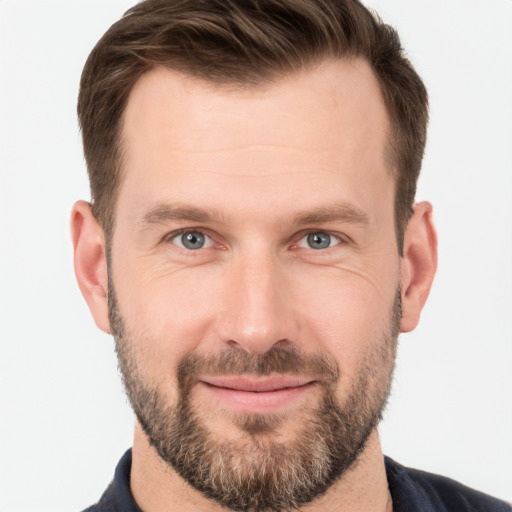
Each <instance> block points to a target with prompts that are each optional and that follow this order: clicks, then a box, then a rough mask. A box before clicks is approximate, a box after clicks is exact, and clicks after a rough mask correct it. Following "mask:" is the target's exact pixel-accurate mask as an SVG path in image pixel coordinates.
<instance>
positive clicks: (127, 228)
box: [72, 60, 437, 512]
mask: <svg viewBox="0 0 512 512" xmlns="http://www.w3.org/2000/svg"><path fill="white" fill-rule="evenodd" d="M388 132H389V119H388V115H387V112H386V109H385V106H384V103H383V100H382V96H381V94H380V90H379V86H378V83H377V81H376V79H375V77H374V75H373V72H372V71H371V69H370V67H369V66H368V64H367V63H366V62H364V61H362V60H350V61H349V60H336V61H326V62H322V63H319V64H318V65H317V66H315V68H311V69H307V70H304V71H302V72H300V73H297V74H295V75H292V76H286V77H284V78H281V79H279V80H278V81H276V82H274V83H272V84H269V85H266V86H262V87H260V88H256V89H251V90H240V89H234V88H227V87H216V86H214V85H212V84H207V83H204V82H201V81H199V80H197V79H193V78H191V77H188V76H184V75H182V74H179V73H177V72H173V71H169V70H163V69H156V70H153V71H151V72H149V73H147V74H146V75H144V76H143V77H142V78H141V79H140V80H139V81H138V82H137V84H136V85H135V87H134V89H133V91H132V93H131V95H130V98H129V102H128V105H127V108H126V111H125V115H124V125H123V136H124V149H125V167H124V176H123V182H122V184H121V187H120V193H119V197H118V201H117V205H116V213H115V215H116V225H115V230H114V235H113V239H112V241H111V256H112V267H111V271H112V275H111V279H112V282H113V284H114V286H115V289H116V294H117V299H118V303H119V309H120V312H121V314H122V315H123V317H124V318H125V320H126V322H127V328H128V329H129V330H130V332H131V333H132V334H133V335H134V336H133V337H134V339H136V340H137V339H138V340H141V339H142V338H144V340H145V343H144V344H142V343H139V346H137V347H136V350H137V353H138V357H139V363H140V364H141V366H142V368H144V369H145V372H146V373H145V374H146V377H147V378H148V379H149V381H150V382H151V383H152V384H154V385H158V386H159V387H160V389H161V390H163V391H164V393H165V396H166V398H167V400H168V403H169V404H170V405H172V404H175V403H176V400H177V389H176V382H175V373H176V366H177V364H178V362H179V361H180V360H181V359H182V358H183V357H184V356H185V355H186V354H188V353H190V352H200V353H204V354H209V353H211V354H215V353H217V352H219V351H220V350H222V349H223V348H225V347H227V346H230V347H235V348H237V349H239V350H245V351H248V352H251V353H255V354H262V353H265V352H266V351H268V350H269V349H270V348H271V347H273V346H274V345H275V344H291V345H294V346H295V347H297V348H298V349H300V350H301V351H303V352H304V353H305V354H308V355H315V354H325V355H326V356H327V357H329V358H330V359H332V360H334V361H335V362H336V363H337V365H338V367H339V369H340V375H341V377H340V379H339V382H338V389H337V390H336V395H337V398H338V399H339V400H340V401H343V398H344V397H345V396H346V394H347V392H348V389H349V387H350V384H351V383H352V382H354V380H355V378H356V374H357V368H358V363H359V362H360V361H361V360H363V359H364V356H365V354H367V353H369V352H370V351H371V350H372V349H373V348H375V347H374V344H375V343H376V341H377V340H381V339H382V336H381V334H382V332H384V331H385V330H386V328H387V326H388V325H389V315H390V311H391V309H392V305H393V303H394V299H395V294H396V291H397V289H398V287H399V286H401V290H402V291H401V294H402V319H401V323H400V330H401V332H407V331H410V330H412V329H414V328H415V327H416V325H417V323H418V321H419V316H420V312H421V309H422V307H423V305H424V303H425V301H426V299H427V296H428V293H429V290H430V286H431V283H432V279H433V276H434V273H435V269H436V264H437V259H436V236H435V231H434V228H433V225H432V220H431V212H432V208H431V205H430V204H428V203H419V204H417V205H416V206H415V208H414V214H413V216H412V218H411V220H410V222H409V225H408V227H407V230H406V233H405V245H404V253H403V257H400V255H399V252H398V248H397V244H396V234H395V230H394V187H395V185H394V179H393V174H392V170H391V169H390V168H389V166H388V164H387V163H386V162H387V160H386V155H385V148H386V138H387V135H388ZM172 208H174V210H172V211H173V212H176V208H180V209H181V213H182V214H183V209H188V210H189V212H188V217H189V218H188V219H184V218H181V219H180V218H172V217H173V215H169V212H170V211H171V209H172ZM190 209H196V210H197V209H200V210H201V212H202V213H207V214H208V218H206V216H204V215H203V218H200V217H198V216H197V215H196V219H195V220H193V219H192V217H191V216H190V213H191V212H190ZM320 213H322V214H325V213H328V215H319V214H320ZM181 216H183V215H181ZM178 217H179V216H178ZM308 217H309V218H308ZM180 229H190V230H198V231H202V232H203V233H205V234H206V235H208V238H207V240H208V244H207V246H206V247H205V248H203V249H200V250H197V251H190V250H187V249H184V248H182V247H179V242H180V236H177V235H176V233H177V232H178V231H179V230H180ZM310 232H322V233H330V234H331V235H332V245H331V246H330V247H329V248H327V249H322V250H315V249H312V248H310V247H309V246H308V245H307V239H306V236H307V234H308V233H310ZM72 235H73V241H74V245H75V268H76V274H77V279H78V282H79V285H80V288H81V290H82V293H83V295H84V297H85V299H86V300H87V302H88V305H89V307H90V309H91V312H92V314H93V317H94V319H95V321H96V324H97V325H98V327H99V328H100V329H102V330H104V331H105V332H110V325H109V320H108V308H107V298H106V291H107V288H108V286H107V265H106V245H105V238H104V234H103V231H102V229H101V227H100V226H99V224H98V223H97V221H96V220H95V218H94V217H93V216H92V214H91V210H90V206H89V204H88V203H85V202H83V201H79V202H78V203H76V204H75V206H74V209H73V214H72ZM316 400H318V393H317V392H316V390H315V387H314V386H312V387H311V389H310V390H308V391H307V392H304V393H301V394H300V396H299V397H298V398H297V399H294V400H292V401H291V402H287V403H286V404H282V405H279V406H278V410H279V411H280V412H283V411H284V412H285V413H286V415H287V420H285V423H284V427H283V428H281V429H280V432H279V435H280V436H281V437H282V439H281V440H282V441H283V442H286V441H287V440H290V439H293V436H294V433H295V429H296V428H297V425H301V421H300V419H301V415H300V411H303V410H304V408H307V407H312V405H313V404H315V403H316ZM194 403H195V405H196V406H197V408H198V409H200V410H201V411H204V413H203V415H204V418H207V422H208V425H209V427H210V428H211V430H212V432H214V433H216V434H217V435H218V436H220V437H221V438H223V439H232V440H233V442H236V440H237V439H238V436H240V432H239V429H238V427H237V426H236V425H234V424H233V423H232V422H231V421H229V415H230V414H231V413H232V412H233V411H234V410H235V409H236V404H235V405H234V404H233V403H232V402H231V401H230V400H229V399H228V400H227V401H226V400H219V399H218V397H217V396H214V395H213V394H212V393H210V392H209V391H208V389H205V387H204V386H198V388H197V390H196V391H195V395H194ZM250 407H251V404H250V403H249V410H250ZM131 487H132V491H133V493H134V496H135V499H136V501H137V502H138V504H139V505H140V506H141V508H142V509H143V510H146V511H148V512H157V511H160V510H162V511H163V510H167V508H166V507H167V504H168V503H173V504H176V506H177V507H178V508H179V510H183V511H188V510H212V511H213V510H221V509H220V507H219V506H218V505H216V504H215V503H213V502H211V501H209V500H207V499H206V498H204V497H203V496H202V495H201V494H200V493H198V492H197V491H195V490H194V489H192V488H191V487H190V486H189V485H188V484H186V483H185V482H184V481H183V480H182V479H181V477H179V476H178V475H177V474H175V473H174V471H173V470H171V469H170V468H169V467H168V466H167V465H166V464H165V463H163V461H162V460H161V459H160V458H159V456H158V455H157V453H156V451H155V450H154V449H153V448H152V447H151V446H150V445H149V442H148V440H147V438H146V436H145V434H144V433H143V432H142V429H141V428H140V426H139V425H136V427H135V437H134V444H133V466H132V475H131ZM170 500H171V501H170ZM387 506H388V492H387V482H386V475H385V470H384V462H383V456H382V452H381V448H380V444H379V440H378V434H377V431H374V432H373V433H372V435H371V436H370V439H369V442H368V443H367V445H366V447H365V450H364V452H363V453H362V454H361V456H360V457H359V460H358V461H357V464H355V465H354V467H353V468H352V469H351V470H350V471H348V472H347V473H346V474H345V475H343V477H342V478H340V479H339V480H338V481H337V482H336V483H335V484H334V485H333V486H332V487H331V488H330V489H329V490H328V492H327V493H326V494H324V495H323V496H322V497H321V498H319V499H317V500H315V501H313V502H312V503H310V504H308V505H307V506H305V507H304V510H308V511H315V510H322V511H335V510H343V511H365V510H386V507H387Z"/></svg>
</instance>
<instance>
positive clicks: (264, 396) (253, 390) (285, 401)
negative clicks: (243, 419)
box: [200, 376, 316, 413]
mask: <svg viewBox="0 0 512 512" xmlns="http://www.w3.org/2000/svg"><path fill="white" fill-rule="evenodd" d="M200 384H202V387H203V389H204V390H205V391H206V392H207V393H208V394H209V395H210V396H211V397H214V398H216V399H217V400H219V401H220V402H222V403H223V404H224V405H227V406H228V407H229V408H230V409H234V410H237V411H239V412H246V413H268V412H278V411H279V410H282V409H285V408H287V407H290V406H291V405H293V404H294V403H295V402H297V401H298V400H299V399H300V398H302V397H304V396H305V395H306V394H308V393H310V392H311V390H312V389H313V388H314V387H316V386H315V385H316V381H315V380H312V379H311V378H310V377H309V378H307V377H295V376H293V377H292V376H277V377H250V376H244V377H240V376H233V377H231V376H226V377H203V378H201V380H200Z"/></svg>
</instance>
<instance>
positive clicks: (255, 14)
mask: <svg viewBox="0 0 512 512" xmlns="http://www.w3.org/2000/svg"><path fill="white" fill-rule="evenodd" d="M351 57H361V58H363V59H365V60H366V61H367V62H368V63H369V64H370V65H371V67H372V69H373V71H374V73H375V76H376V77H377V80H378V82H379V84H380V89H381V92H382V95H383V98H384V102H385V104H386V107H387V110H388V114H389V118H390V122H391V133H390V134H389V150H390V151H389V157H390V163H391V167H392V169H393V171H394V173H395V176H396V178H395V179H396V193H395V227H396V233H397V240H398V246H399V249H400V250H401V248H402V244H403V234H404V230H405V227H406V225H407V222H408V219H409V217H410V214H411V212H412V205H413V201H414V196H415V193H416V182H417V179H418V175H419V172H420V168H421V161H422V158H423V152H424V148H425V142H426V129H427V122H428V97H427V91H426V89H425V86H424V85H423V82H422V81H421V79H420V77H419V76H418V74H417V73H416V71H415V70H414V68H413V67H412V65H411V64H410V62H409V61H408V60H407V58H406V57H405V56H404V53H403V50H402V47H401V44H400V40H399V38H398V35H397V33H396V31H395V30H394V29H393V28H392V27H390V26H389V25H386V24H384V23H382V21H381V20H380V18H378V16H376V15H375V14H373V13H372V12H370V11H369V10H368V9H367V8H365V7H364V6H363V5H362V4H361V3H360V2H359V1H357V0H146V1H143V2H141V3H139V4H137V5H136V6H135V7H133V8H131V9H130V10H128V11H127V12H126V13H125V15H124V16H123V17H122V18H121V19H120V20H119V21H118V22H117V23H115V24H114V25H112V26H111V27H110V29H109V30H108V31H107V32H106V33H105V35H104V36H103V37H102V38H101V39H100V41H99V42H98V43H97V44H96V46H95V48H94V49H93V51H92V52H91V54H90V55H89V58H88V59H87V62H86V64H85V67H84V70H83V73H82V78H81V82H80V93H79V98H78V116H79V120H80V126H81V129H82V137H83V145H84V153H85V158H86V162H87V168H88V173H89V180H90V185H91V194H92V205H93V206H92V208H93V213H94V215H95V216H96V217H97V219H98V220H99V222H100V223H101V225H102V226H103V229H104V230H105V234H106V237H107V239H109V237H110V236H111V235H112V231H113V228H114V208H115V204H116V198H117V193H118V190H119V186H120V182H121V170H122V151H121V148H120V145H121V144H120V140H121V131H122V122H121V119H122V114H123V111H124V108H125V106H126V103H127V100H128V96H129V94H130V91H131V89H132V87H133V85H134V84H135V82H136V81H137V80H138V79H139V78H140V77H141V76H142V75H143V74H144V73H145V72H147V71H149V70H150V69H153V68H155V67H157V66H162V67H166V68H170V69H174V70H177V71H181V72H183V73H186V74H188V75H190V76H193V77H199V78H202V79H204V80H208V81H211V82H215V83H218V84H231V85H237V86H241V87H254V86H257V85H258V84H261V83H263V82H268V81H271V80H272V79H275V78H278V77H279V76H282V75H284V74H286V73H292V72H294V71H297V70H300V69H303V68H304V67H306V66H307V65H308V64H311V63H313V62H315V61H318V60H321V59H326V58H351Z"/></svg>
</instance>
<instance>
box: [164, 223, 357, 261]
mask: <svg viewBox="0 0 512 512" xmlns="http://www.w3.org/2000/svg"><path fill="white" fill-rule="evenodd" d="M186 233H200V234H202V235H204V236H205V237H207V238H208V239H210V240H211V242H212V243H213V244H215V243H216V242H215V240H214V237H213V236H211V235H210V234H209V233H208V230H206V229H204V228H183V229H179V230H177V231H173V232H172V233H169V234H167V235H166V236H165V237H164V238H163V240H162V241H163V242H165V243H169V244H172V245H175V246H176V247H177V248H178V249H179V250H181V251H183V252H184V253H185V254H187V255H190V256H197V254H195V253H199V252H202V251H201V249H203V247H201V248H200V249H196V250H193V249H186V248H184V247H180V246H178V245H177V244H175V243H173V240H174V239H175V238H177V237H179V236H182V235H184V234H186ZM311 234H323V235H328V236H330V237H331V238H332V239H335V240H336V241H337V243H335V244H334V245H331V246H329V247H326V248H322V249H313V248H312V247H309V249H310V250H312V251H315V252H318V253H321V252H325V251H327V250H328V249H332V248H333V247H337V246H338V245H343V244H347V243H349V242H350V239H349V237H347V236H346V235H344V234H340V233H333V232H331V231H327V230H319V229H317V230H314V229H313V230H307V231H303V232H301V233H298V234H297V235H295V236H294V237H293V238H294V239H295V240H296V242H294V243H293V244H291V248H292V249H294V248H299V249H301V248H304V249H308V248H307V247H299V243H300V242H301V241H302V240H303V239H304V238H306V237H307V236H309V235H311ZM218 245H219V247H220V248H224V246H222V245H221V244H218ZM210 248H211V247H205V248H204V249H210Z"/></svg>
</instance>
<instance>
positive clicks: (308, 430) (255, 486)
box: [108, 285, 401, 512]
mask: <svg viewBox="0 0 512 512" xmlns="http://www.w3.org/2000/svg"><path fill="white" fill-rule="evenodd" d="M108 297H109V315H110V322H111V330H112V333H113V335H114V338H115V341H116V352H117V355H118V361H119V369H120V372H121V375H122V378H123V382H124V386H125V389H126V393H127V396H128V398H129V401H130V403H131V406H132V408H133V410H134V412H135V415H136V417H137V419H138V421H139V423H140V425H141V427H142V429H143V430H144V432H145V434H146V435H147V437H148V440H149V442H150V444H151V445H152V446H153V447H154V448H155V449H156V451H157V453H158V454H159V456H160V457H161V458H162V460H164V461H165V462H166V463H167V464H168V465H169V466H170V467H171V468H172V469H173V470H174V471H176V472H177V473H178V474H179V475H181V477H182V478H183V479H184V480H185V481H187V482H188V483H189V484H190V485H191V486H192V487H194V488H195V489H196V490H198V491H200V492H201V493H202V494H203V495H204V496H206V497H207V498H209V499H211V500H213V501H215V502H217V503H218V504H220V505H222V506H224V507H227V508H230V509H232V510H237V511H243V512H249V511H254V512H263V511H271V512H280V511H288V510H293V509H296V508H298V507H300V506H301V505H304V504H306V503H309V502H311V501H313V500H314V499H315V498H318V497H319V496H321V495H322V494H323V493H324V492H325V491H326V490H327V489H329V487H331V485H332V484H333V483H334V482H336V480H337V479H339V478H340V476H341V475H343V474H344V473H345V472H347V471H348V470H349V469H350V468H352V467H354V466H355V464H356V463H357V458H358V456H359V455H360V453H361V452H362V451H363V450H364V447H365V445H366V442H367V440H368V438H369V436H370V434H371V433H372V431H373V430H374V429H375V428H376V426H377V424H378V422H379V419H380V417H381V414H382V412H383V410H384V408H385V405H386V402H387V398H388V395H389V392H390V387H391V381H392V374H393V369H394V361H395V354H396V345H397V338H398V332H399V322H400V315H401V307H400V293H399V291H398V293H397V298H396V300H395V304H394V306H393V310H392V313H391V315H390V317H391V318H390V325H389V326H388V329H387V333H386V334H383V335H382V336H381V339H380V340H376V342H375V343H374V345H373V348H372V351H371V352H370V353H368V354H366V356H365V358H364V360H363V361H362V363H361V365H360V368H359V371H358V372H357V378H356V380H355V381H354V382H352V383H351V385H350V390H349V392H348V393H347V395H346V398H345V399H344V400H343V402H342V403H340V401H339V400H338V399H337V398H336V395H335V390H336V388H337V383H338V381H339V379H340V374H339V369H338V367H337V365H336V364H335V363H334V362H333V361H330V360H329V359H327V358H326V357H325V356H323V355H322V356H305V355H304V354H302V353H301V352H300V351H299V350H297V349H296V348H295V347H293V346H291V345H289V346H286V347H281V346H274V347H272V349H270V350H269V351H268V352H266V353H265V354H262V355H256V354H250V353H248V352H245V351H243V350H237V349H226V350H224V351H223V352H220V353H219V354H216V355H215V356H210V357H206V356H204V355H199V354H195V353H189V354H188V355H186V356H185V357H184V358H183V359H182V360H181V362H180V363H179V365H178V368H177V384H178V391H179V399H178V402H177V404H176V405H175V406H173V405H170V404H169V403H168V400H166V398H165V394H164V393H163V392H162V390H161V389H159V387H158V386H156V385H151V384H150V383H149V382H148V379H147V378H144V377H143V372H142V371H141V365H140V361H139V360H138V357H137V350H136V349H135V346H136V343H134V341H135V339H134V336H131V335H130V334H129V333H128V332H127V329H126V324H125V321H124V319H123V318H122V317H121V315H120V313H119V308H118V304H117V301H116V296H115V292H114V289H113V286H112V285H110V287H109V295H108ZM138 341H139V342H141V341H142V340H138ZM276 373H277V374H290V375H294V374H295V375H312V376H313V377H314V378H315V379H317V380H318V382H319V383H320V384H321V389H322V392H321V398H320V400H319V401H318V405H317V407H315V408H314V409H313V410H309V411H307V410H306V411H304V413H303V414H297V415H295V416H294V418H300V420H301V421H302V425H301V426H300V428H295V430H296V434H295V435H294V436H293V438H292V439H291V440H288V441H279V440H277V439H278V436H277V435H276V433H277V432H278V431H280V429H286V422H289V421H292V420H290V419H288V418H287V417H285V416H283V415H277V414H238V415H233V416H232V417H230V421H231V423H232V424H233V425H235V426H236V427H238V429H239V431H240V437H239V438H238V439H237V440H236V441H233V440H231V439H230V440H227V439H219V436H218V435H216V434H214V433H213V432H211V430H210V429H209V428H208V422H207V420H206V419H204V418H203V417H202V416H201V414H200V412H199V411H197V410H196V409H195V408H194V403H193V391H194V386H195V384H197V382H198V380H197V377H198V376H199V375H201V374H203V375H204V374H208V375H244V374H246V375H269V374H276ZM294 427H297V425H296V424H295V425H294Z"/></svg>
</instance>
